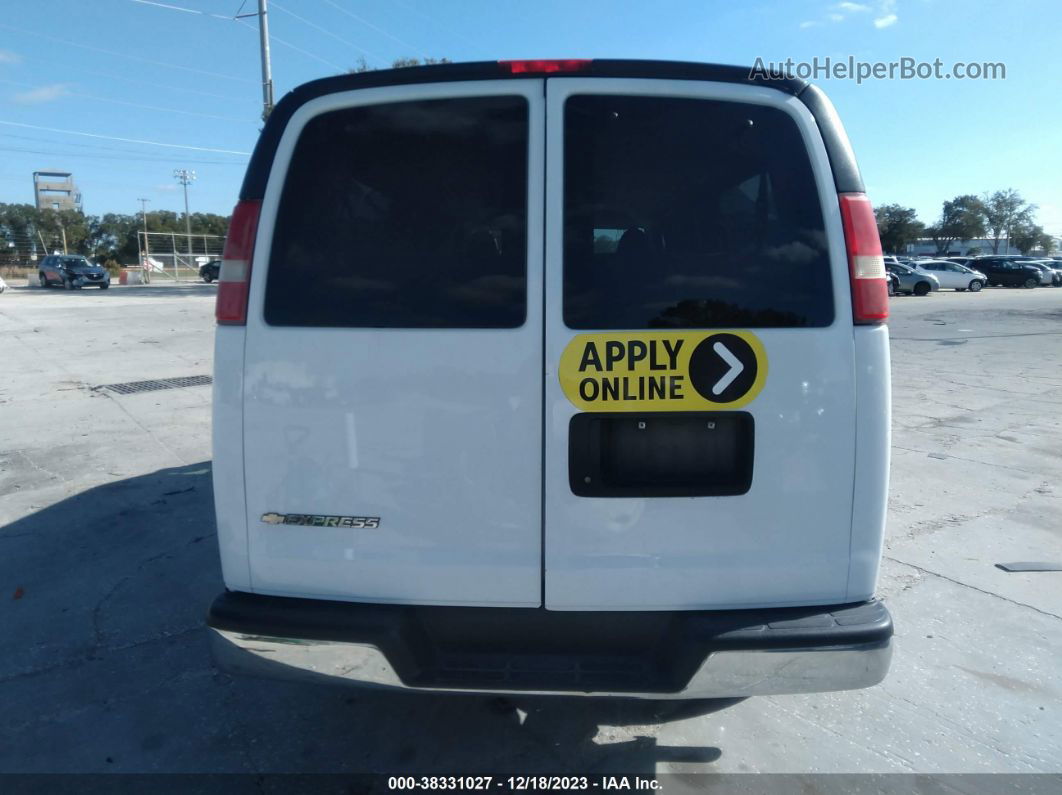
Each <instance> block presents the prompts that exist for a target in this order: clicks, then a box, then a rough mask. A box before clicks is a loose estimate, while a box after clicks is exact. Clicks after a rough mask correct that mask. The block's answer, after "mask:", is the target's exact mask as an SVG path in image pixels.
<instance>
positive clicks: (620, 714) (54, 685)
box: [0, 285, 1062, 775]
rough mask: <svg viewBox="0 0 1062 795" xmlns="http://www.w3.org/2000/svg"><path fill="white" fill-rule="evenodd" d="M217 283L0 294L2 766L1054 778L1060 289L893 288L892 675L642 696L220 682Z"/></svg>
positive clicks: (1061, 455)
mask: <svg viewBox="0 0 1062 795" xmlns="http://www.w3.org/2000/svg"><path fill="white" fill-rule="evenodd" d="M214 292H215V287H214V286H207V285H187V286H176V287H174V286H151V287H131V288H123V287H115V288H113V289H111V290H110V291H108V292H107V293H97V292H89V291H87V290H86V291H82V292H73V293H67V292H62V291H47V292H45V291H42V290H39V289H30V288H18V287H13V288H12V289H10V290H9V291H8V292H7V293H5V294H3V295H0V340H2V342H0V361H2V362H3V364H2V373H3V376H2V378H0V637H2V638H3V640H4V652H3V653H2V654H0V704H2V705H3V709H0V772H15V771H17V772H37V771H63V772H66V771H89V772H119V771H120V772H157V771H172V772H208V771H209V772H373V771H386V772H392V773H393V772H414V773H420V772H431V773H439V774H447V775H451V774H460V773H474V772H479V771H483V770H485V769H492V770H508V771H512V772H519V773H537V772H547V773H561V772H566V771H567V772H580V773H611V772H625V773H645V774H652V773H654V772H656V773H664V772H709V771H718V772H754V771H760V772H890V771H899V772H918V773H957V772H1004V771H1006V772H1036V771H1050V772H1060V771H1062V663H1060V660H1062V632H1060V630H1062V573H1058V572H1055V573H1024V574H1008V573H1005V572H1003V571H1001V570H1000V569H998V568H996V567H995V565H994V564H996V563H999V562H1006V561H1021V560H1055V561H1058V560H1060V559H1062V545H1060V541H1062V502H1060V495H1062V444H1060V440H1062V434H1060V425H1062V289H1049V288H1044V289H1037V290H1033V291H1027V290H1005V289H990V290H985V291H983V292H981V293H979V294H970V293H964V294H959V293H952V292H950V291H948V292H942V293H938V294H934V295H931V296H929V297H926V298H907V297H901V298H896V299H893V301H892V308H893V320H892V323H891V329H892V334H893V347H892V352H893V387H894V397H895V407H894V417H895V425H894V440H893V442H894V447H893V455H894V457H893V469H892V473H893V474H892V489H891V495H892V496H891V499H890V516H889V540H888V545H887V550H886V559H885V561H884V570H883V577H882V581H881V585H880V592H881V594H882V595H883V596H884V597H885V598H886V599H887V601H888V605H889V607H890V609H891V610H892V612H893V616H894V618H895V621H896V627H897V637H896V646H895V656H894V661H893V668H892V671H891V673H890V675H889V677H888V679H886V681H885V682H884V683H883V684H882V685H880V686H878V687H875V688H872V689H869V690H864V691H857V692H851V693H834V694H818V695H808V696H779V697H771V698H756V699H749V700H745V701H737V702H734V701H727V702H720V701H713V702H694V703H688V704H677V705H664V706H661V705H660V704H651V703H650V704H638V703H635V702H625V701H588V700H583V699H533V698H528V699H517V700H515V701H514V702H512V703H511V704H510V703H506V702H502V701H499V700H494V699H486V698H477V697H453V696H432V695H419V694H413V695H407V694H399V695H389V694H364V693H360V692H358V691H352V690H337V689H332V688H326V687H318V686H313V685H302V684H291V683H280V682H269V681H259V680H249V679H233V678H231V677H229V676H227V675H225V674H221V673H219V672H217V671H215V670H214V668H213V667H212V666H211V662H210V658H209V654H208V650H207V646H206V639H205V636H204V632H203V617H204V613H205V610H206V608H207V605H208V604H209V602H210V600H211V599H212V598H213V597H214V596H215V595H216V594H217V593H218V592H220V590H221V589H222V583H221V579H220V574H219V569H218V562H217V552H216V549H215V539H214V519H213V505H212V495H211V484H210V438H209V423H210V411H209V406H210V389H209V387H191V388H183V389H171V390H166V391H152V392H145V393H142V394H132V395H117V394H112V393H109V392H106V391H94V390H93V387H96V386H99V385H101V384H109V383H117V382H127V381H138V380H145V379H154V378H166V377H179V376H190V375H201V374H209V373H210V372H211V358H212V335H213V319H212V312H213V296H214ZM514 706H515V709H514V708H513V707H514Z"/></svg>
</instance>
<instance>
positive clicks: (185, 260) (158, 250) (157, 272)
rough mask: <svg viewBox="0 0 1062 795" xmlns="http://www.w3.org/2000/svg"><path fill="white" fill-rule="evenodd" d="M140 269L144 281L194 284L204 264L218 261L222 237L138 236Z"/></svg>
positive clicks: (222, 243) (175, 233)
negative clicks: (190, 282)
mask: <svg viewBox="0 0 1062 795" xmlns="http://www.w3.org/2000/svg"><path fill="white" fill-rule="evenodd" d="M137 246H138V247H139V249H140V265H141V267H142V268H143V269H144V277H145V279H146V280H147V281H151V280H152V279H166V280H169V281H195V280H197V279H198V278H199V268H200V266H202V265H203V264H204V263H206V262H210V261H211V260H215V259H221V252H222V250H223V249H224V248H225V238H224V236H222V235H185V234H180V233H177V232H139V233H138V234H137Z"/></svg>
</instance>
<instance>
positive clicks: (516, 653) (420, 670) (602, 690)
mask: <svg viewBox="0 0 1062 795" xmlns="http://www.w3.org/2000/svg"><path fill="white" fill-rule="evenodd" d="M207 623H208V627H209V634H210V639H211V645H212V650H213V653H214V658H215V661H216V662H217V664H218V665H219V666H220V667H221V668H223V669H225V670H227V671H230V672H233V673H243V674H250V675H257V676H265V677H270V678H283V679H290V678H296V679H304V680H311V681H319V682H333V683H346V684H354V685H360V686H365V687H381V688H394V689H416V690H433V691H456V692H482V693H508V694H515V693H535V694H558V695H595V696H624V697H640V698H660V699H691V698H730V697H741V696H753V695H770V694H779V693H811V692H822V691H830V690H851V689H857V688H862V687H869V686H871V685H875V684H877V683H878V682H880V681H881V680H882V679H884V678H885V674H886V673H887V672H888V668H889V661H890V658H891V653H892V649H891V638H892V619H891V617H890V616H889V613H888V611H887V610H886V609H885V607H884V605H882V604H881V602H878V601H870V602H864V603H860V604H852V605H838V606H830V607H811V608H780V609H773V610H728V611H690V612H671V613H654V612H638V613H633V612H620V613H611V612H605V613H600V612H597V613H580V612H554V611H546V610H541V609H526V608H524V609H521V608H481V607H474V608H456V607H414V606H399V605H379V604H364V603H347V602H331V601H322V600H315V599H294V598H286V597H273V596H258V595H253V594H246V593H236V592H229V593H225V594H223V595H222V596H220V597H218V598H217V600H215V602H214V604H213V606H212V607H211V609H210V614H209V617H208V622H207Z"/></svg>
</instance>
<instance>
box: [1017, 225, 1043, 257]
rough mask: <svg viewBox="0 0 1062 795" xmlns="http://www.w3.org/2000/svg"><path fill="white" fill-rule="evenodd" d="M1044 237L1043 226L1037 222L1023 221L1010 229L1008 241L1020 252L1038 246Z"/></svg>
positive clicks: (1026, 252)
mask: <svg viewBox="0 0 1062 795" xmlns="http://www.w3.org/2000/svg"><path fill="white" fill-rule="evenodd" d="M1043 238H1044V228H1043V227H1042V226H1040V225H1039V224H1034V223H1032V222H1025V223H1022V224H1019V225H1017V226H1015V227H1014V228H1013V229H1011V230H1010V242H1011V243H1012V244H1013V245H1014V248H1016V249H1018V251H1020V252H1021V253H1022V254H1028V253H1029V252H1030V251H1032V250H1033V249H1034V248H1036V247H1038V246H1039V245H1040V244H1041V242H1042V241H1043Z"/></svg>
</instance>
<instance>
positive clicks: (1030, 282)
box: [974, 256, 1043, 288]
mask: <svg viewBox="0 0 1062 795" xmlns="http://www.w3.org/2000/svg"><path fill="white" fill-rule="evenodd" d="M974 264H975V265H976V267H977V270H979V271H981V272H982V273H983V274H985V276H987V277H988V283H989V284H990V285H992V286H993V287H995V286H999V287H1027V288H1032V287H1038V286H1039V285H1040V282H1041V281H1042V280H1043V272H1042V271H1041V270H1040V269H1039V268H1036V267H1034V266H1033V265H1030V264H1029V263H1027V262H1015V261H1014V260H1013V259H1011V258H1010V257H998V256H991V257H978V258H977V259H976V260H974Z"/></svg>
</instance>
